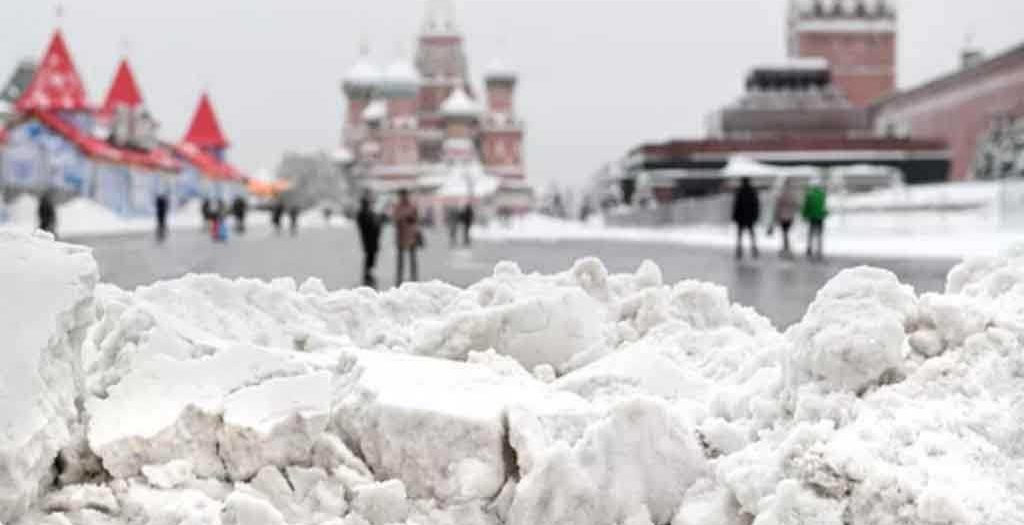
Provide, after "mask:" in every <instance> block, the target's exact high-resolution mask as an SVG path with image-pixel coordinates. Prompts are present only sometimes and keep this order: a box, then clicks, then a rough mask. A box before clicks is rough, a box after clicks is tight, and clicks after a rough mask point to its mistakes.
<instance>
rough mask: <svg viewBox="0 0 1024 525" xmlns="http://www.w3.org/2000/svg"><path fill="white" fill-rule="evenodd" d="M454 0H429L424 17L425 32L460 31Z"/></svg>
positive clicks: (451, 32) (450, 32)
mask: <svg viewBox="0 0 1024 525" xmlns="http://www.w3.org/2000/svg"><path fill="white" fill-rule="evenodd" d="M458 31H459V28H458V24H456V21H455V3H454V1H453V0H427V12H426V16H425V17H424V19H423V32H424V33H427V34H455V33H458Z"/></svg>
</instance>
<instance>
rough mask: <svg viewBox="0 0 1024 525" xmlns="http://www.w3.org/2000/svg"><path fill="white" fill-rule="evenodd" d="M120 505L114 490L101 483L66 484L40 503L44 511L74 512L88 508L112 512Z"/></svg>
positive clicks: (117, 509) (118, 509)
mask: <svg viewBox="0 0 1024 525" xmlns="http://www.w3.org/2000/svg"><path fill="white" fill-rule="evenodd" d="M120 507H121V506H120V504H118V502H117V497H115V496H114V492H113V491H112V490H110V487H106V486H103V485H68V486H66V487H62V488H61V489H60V490H58V491H56V492H51V493H50V494H47V496H46V498H44V499H43V504H42V509H43V510H44V511H46V512H75V511H80V510H82V509H86V508H90V509H94V510H99V511H102V512H105V513H108V514H112V513H116V512H118V511H120Z"/></svg>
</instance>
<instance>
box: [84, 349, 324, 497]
mask: <svg viewBox="0 0 1024 525" xmlns="http://www.w3.org/2000/svg"><path fill="white" fill-rule="evenodd" d="M306 370H307V367H306V366H305V365H303V364H301V363H299V362H297V361H294V360H293V358H292V357H290V356H289V355H288V354H287V353H284V352H275V351H271V350H266V349H261V348H256V347H248V346H234V347H231V348H229V349H227V350H222V351H219V352H217V353H215V354H214V355H212V356H208V357H201V358H198V359H191V360H186V361H180V360H177V359H173V358H170V357H167V356H162V355H157V356H154V357H153V358H152V359H150V360H147V361H144V362H142V363H140V364H139V365H138V366H137V367H136V368H135V369H134V370H132V371H131V372H130V373H129V374H128V375H126V376H125V377H124V379H123V380H122V381H121V382H120V383H118V384H116V385H114V386H112V387H110V389H109V396H108V397H107V398H106V399H96V398H94V399H90V400H89V401H88V402H87V408H88V410H89V412H90V414H91V421H90V426H89V433H88V437H89V444H90V446H91V447H92V449H93V450H94V451H95V452H96V453H97V454H98V455H99V456H100V457H101V458H103V466H104V468H106V469H107V470H108V471H109V472H110V473H111V474H113V475H114V476H115V477H128V476H132V475H135V474H138V473H139V472H140V469H141V468H142V466H143V465H148V464H161V463H166V462H168V461H172V460H175V459H188V460H190V461H192V463H193V466H194V469H195V473H196V475H197V476H200V477H220V476H222V475H223V474H224V472H223V464H222V462H221V458H220V456H219V455H218V452H217V447H218V443H217V441H218V431H219V429H220V427H221V422H220V415H221V414H222V413H223V410H224V402H225V399H226V398H227V396H228V394H229V393H230V392H233V391H235V390H238V389H240V388H242V387H245V386H247V385H253V384H257V383H259V382H261V381H263V380H266V379H270V378H273V377H279V376H290V375H298V374H301V373H303V372H305V371H306Z"/></svg>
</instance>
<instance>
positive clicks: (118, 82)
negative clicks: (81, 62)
mask: <svg viewBox="0 0 1024 525" xmlns="http://www.w3.org/2000/svg"><path fill="white" fill-rule="evenodd" d="M140 105H142V92H141V91H139V85H138V84H137V83H136V82H135V75H134V74H133V73H132V68H131V66H130V65H129V64H128V59H123V60H121V64H120V65H118V66H117V73H115V74H114V81H113V82H112V83H111V84H110V91H108V92H107V100H106V101H105V102H104V103H103V107H102V108H100V115H101V116H104V117H109V116H110V115H113V114H114V111H115V110H116V109H117V107H118V106H126V107H129V108H135V107H138V106H140Z"/></svg>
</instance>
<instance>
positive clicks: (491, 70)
mask: <svg viewBox="0 0 1024 525" xmlns="http://www.w3.org/2000/svg"><path fill="white" fill-rule="evenodd" d="M518 76H519V74H518V73H517V72H516V70H514V69H512V68H510V67H508V65H507V64H505V63H504V62H502V61H501V60H500V59H497V58H495V59H494V60H491V62H490V63H489V64H487V68H486V69H485V70H484V77H485V78H486V79H487V80H515V79H516V78H517V77H518Z"/></svg>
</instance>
